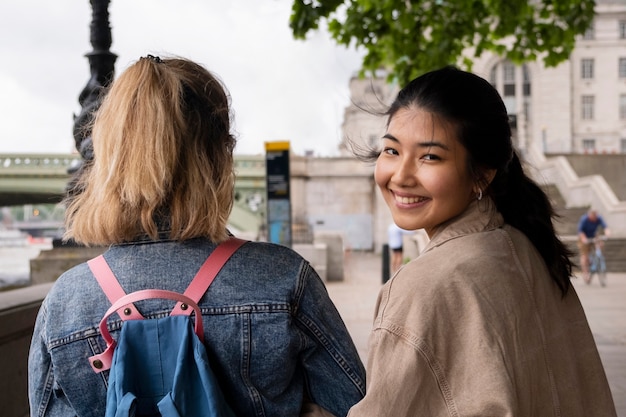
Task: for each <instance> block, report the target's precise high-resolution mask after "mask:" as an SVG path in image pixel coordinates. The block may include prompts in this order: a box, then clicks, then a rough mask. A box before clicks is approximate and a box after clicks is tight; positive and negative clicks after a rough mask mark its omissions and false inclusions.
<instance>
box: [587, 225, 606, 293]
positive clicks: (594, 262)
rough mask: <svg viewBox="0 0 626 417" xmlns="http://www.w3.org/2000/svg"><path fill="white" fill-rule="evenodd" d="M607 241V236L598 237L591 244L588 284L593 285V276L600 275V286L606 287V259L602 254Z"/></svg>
mask: <svg viewBox="0 0 626 417" xmlns="http://www.w3.org/2000/svg"><path fill="white" fill-rule="evenodd" d="M605 240H607V238H606V236H597V237H595V238H593V240H591V241H590V242H589V244H590V245H592V246H591V250H590V251H589V279H588V280H587V281H586V282H587V284H591V280H592V279H593V275H594V274H597V275H598V280H599V281H600V285H601V286H603V287H606V259H605V258H604V253H603V252H602V246H603V245H602V244H601V242H602V241H605Z"/></svg>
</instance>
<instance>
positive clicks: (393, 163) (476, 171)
mask: <svg viewBox="0 0 626 417" xmlns="http://www.w3.org/2000/svg"><path fill="white" fill-rule="evenodd" d="M387 115H388V118H387V129H386V132H385V134H384V135H383V137H382V141H381V146H380V147H379V148H377V149H372V150H371V152H370V153H365V154H364V155H357V156H360V158H361V159H363V160H367V161H375V163H376V166H375V171H374V178H375V182H376V184H377V185H378V188H379V190H380V192H381V194H382V196H383V198H384V200H385V202H386V203H387V205H388V207H389V209H390V211H391V215H392V217H393V221H394V222H395V223H396V224H397V225H398V226H399V227H401V228H403V229H406V230H418V229H424V230H425V231H426V233H427V234H428V237H429V238H430V241H429V242H428V244H427V245H426V247H425V248H424V249H423V250H422V251H421V253H420V255H419V256H417V257H416V258H415V259H413V260H412V261H411V262H409V263H408V264H406V265H404V266H403V267H402V268H400V270H399V271H398V272H397V273H396V275H395V276H394V277H393V279H391V280H389V281H387V283H386V284H385V285H384V286H383V288H382V289H381V290H380V293H379V296H378V300H377V305H376V309H375V319H374V325H373V329H372V333H371V336H370V339H369V348H368V359H367V392H366V394H365V398H364V399H363V400H361V401H360V402H359V403H357V404H356V405H355V406H354V407H352V408H351V409H350V413H349V414H348V415H349V416H350V417H380V416H393V417H413V416H516V417H531V416H557V415H558V416H568V417H588V416H603V417H615V416H616V411H615V406H614V403H613V398H612V396H611V390H610V388H609V384H608V381H607V378H606V375H605V372H604V368H603V366H602V362H601V360H600V355H599V354H598V349H597V347H596V344H595V341H594V337H593V334H592V333H591V330H590V328H589V325H588V322H587V319H586V317H585V312H584V311H583V308H582V305H581V303H580V301H579V299H578V297H577V294H576V291H575V289H574V287H573V285H572V283H571V281H570V279H571V277H572V262H571V260H570V256H571V255H572V254H571V252H570V251H569V250H568V249H567V247H566V245H565V244H564V243H563V242H561V240H560V239H559V237H558V235H557V234H556V232H555V230H554V224H553V216H554V209H553V207H552V205H551V203H550V200H549V198H548V196H547V195H546V194H545V193H544V191H543V190H542V189H541V187H539V186H538V185H537V184H536V183H535V182H534V181H533V180H532V179H531V178H530V177H529V176H528V175H527V174H526V173H525V172H524V169H523V165H522V162H521V160H520V158H519V155H518V153H517V151H516V150H515V148H514V145H513V140H512V137H511V127H510V125H509V118H508V114H507V110H506V107H505V105H504V103H503V100H502V98H501V97H500V95H499V94H498V92H497V90H496V89H495V88H494V87H493V86H492V85H491V84H490V83H489V82H488V81H487V80H485V79H483V78H481V77H479V76H477V75H475V74H472V73H469V72H465V71H461V70H459V69H457V68H455V67H445V68H441V69H438V70H435V71H431V72H428V73H426V74H424V75H422V76H420V77H418V78H416V79H414V80H413V81H411V82H409V83H408V84H407V85H406V86H405V87H404V88H402V90H400V92H399V93H398V95H397V97H396V99H395V100H394V102H393V103H392V104H391V106H390V108H389V110H388V111H387Z"/></svg>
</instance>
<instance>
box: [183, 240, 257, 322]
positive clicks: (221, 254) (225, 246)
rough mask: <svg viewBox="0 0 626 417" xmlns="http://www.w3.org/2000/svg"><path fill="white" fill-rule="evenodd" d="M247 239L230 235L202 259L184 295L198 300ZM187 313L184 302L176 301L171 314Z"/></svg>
mask: <svg viewBox="0 0 626 417" xmlns="http://www.w3.org/2000/svg"><path fill="white" fill-rule="evenodd" d="M246 242H247V240H243V239H238V238H236V237H231V238H230V239H228V240H227V241H225V242H222V243H221V244H219V245H218V246H217V247H216V248H215V250H214V251H213V252H212V253H211V255H209V257H208V258H207V259H206V261H204V263H203V264H202V266H201V267H200V269H199V270H198V273H197V274H196V276H195V277H194V278H193V280H192V281H191V284H189V286H188V287H187V289H186V290H185V293H184V294H185V296H187V297H189V298H191V299H192V300H193V301H194V302H196V303H197V302H198V301H200V299H201V298H202V296H203V295H204V293H205V292H206V291H207V290H208V289H209V286H210V285H211V284H212V283H213V280H214V279H215V277H216V276H217V274H218V273H219V272H220V271H221V270H222V267H223V266H224V264H225V263H226V262H227V261H228V259H230V257H231V255H232V254H233V253H235V251H236V250H237V249H239V247H240V246H241V245H243V244H244V243H246ZM180 314H189V313H186V312H185V306H184V303H180V302H178V303H176V306H175V307H174V309H173V310H172V313H171V315H173V316H174V315H180Z"/></svg>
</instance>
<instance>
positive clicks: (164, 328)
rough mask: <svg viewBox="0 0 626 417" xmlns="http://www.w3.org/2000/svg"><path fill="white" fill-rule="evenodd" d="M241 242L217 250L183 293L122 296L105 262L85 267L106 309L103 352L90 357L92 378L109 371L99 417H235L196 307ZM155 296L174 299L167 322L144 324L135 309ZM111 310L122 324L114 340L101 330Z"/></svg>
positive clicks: (232, 241) (230, 242)
mask: <svg viewBox="0 0 626 417" xmlns="http://www.w3.org/2000/svg"><path fill="white" fill-rule="evenodd" d="M243 243H245V241H243V240H240V239H236V238H231V239H230V240H228V241H226V242H224V243H222V244H220V245H219V246H218V247H217V248H216V249H215V250H214V251H213V253H212V254H211V255H210V256H209V257H208V258H207V260H206V261H205V262H204V264H203V265H202V267H201V268H200V270H199V271H198V273H197V274H196V276H195V277H194V279H193V281H192V282H191V284H190V285H189V287H188V288H187V290H185V293H184V294H179V293H176V292H172V291H166V290H158V289H148V290H141V291H136V292H133V293H131V294H128V295H127V294H126V293H125V292H124V290H123V289H122V287H121V286H120V284H119V282H118V281H117V279H116V278H115V276H114V275H113V272H112V271H111V269H110V268H109V266H108V264H107V263H106V260H105V259H104V257H103V256H98V257H96V258H94V259H92V260H90V261H89V262H88V265H89V268H90V269H91V271H92V272H93V274H94V276H95V277H96V279H97V280H98V283H99V284H100V286H101V287H102V290H103V291H104V293H105V294H106V295H107V297H108V298H109V300H110V301H111V303H112V306H111V307H110V308H109V310H108V311H107V312H106V314H105V315H104V317H103V318H102V320H101V321H100V332H101V334H102V337H103V338H104V340H105V341H106V344H107V348H106V350H105V351H104V352H103V353H101V354H99V355H95V356H92V357H90V358H89V363H90V364H91V367H92V369H93V370H94V371H95V372H102V371H104V370H106V369H110V373H109V384H108V389H107V401H106V414H105V417H122V416H123V417H126V416H162V417H191V416H194V417H196V416H207V417H208V416H220V417H221V416H224V417H234V413H233V412H232V410H231V409H230V407H229V406H228V404H227V403H226V400H225V398H224V395H223V393H222V391H221V389H220V387H219V383H218V381H217V378H216V376H215V375H214V373H213V371H212V370H211V367H210V365H209V360H208V357H207V353H206V349H205V347H204V343H203V339H204V330H203V327H202V315H201V313H200V308H199V307H198V304H197V303H198V301H199V300H200V298H202V296H203V295H204V293H205V292H206V290H207V289H208V287H209V286H210V285H211V283H212V282H213V279H214V278H215V276H216V275H217V273H218V272H219V271H220V269H221V268H222V266H223V265H224V263H225V262H226V261H227V260H228V259H229V258H230V256H231V255H232V253H234V252H235V251H236V250H237V248H239V246H241V245H242V244H243ZM153 298H163V299H170V300H174V301H176V305H175V307H174V309H173V310H172V312H171V313H170V315H169V316H168V317H165V318H158V319H148V320H144V319H143V316H142V315H141V313H139V311H138V310H137V308H136V307H135V306H134V304H133V303H135V302H137V301H140V300H146V299H153ZM115 312H117V313H118V314H119V316H120V317H121V318H122V320H124V323H123V325H122V330H121V332H120V335H119V337H118V340H117V341H115V340H114V339H113V338H112V337H111V334H110V332H109V330H108V328H107V319H108V317H109V316H111V315H112V314H114V313H115ZM191 312H195V323H194V322H193V321H192V320H191V317H190V315H191Z"/></svg>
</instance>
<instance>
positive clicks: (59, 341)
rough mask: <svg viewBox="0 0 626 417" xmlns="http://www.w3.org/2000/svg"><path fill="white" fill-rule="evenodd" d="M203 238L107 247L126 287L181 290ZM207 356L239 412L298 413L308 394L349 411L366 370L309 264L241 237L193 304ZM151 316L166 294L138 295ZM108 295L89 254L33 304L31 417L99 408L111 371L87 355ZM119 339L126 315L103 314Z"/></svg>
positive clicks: (94, 347)
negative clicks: (98, 367)
mask: <svg viewBox="0 0 626 417" xmlns="http://www.w3.org/2000/svg"><path fill="white" fill-rule="evenodd" d="M214 248H215V244H214V243H211V242H210V241H208V240H205V239H192V240H189V241H184V242H174V241H167V240H160V241H157V242H155V241H139V242H134V243H129V244H124V245H116V246H112V247H111V248H109V249H108V250H107V251H106V252H105V254H104V256H105V259H106V261H107V263H108V264H109V266H110V267H111V270H112V271H113V273H114V274H115V276H116V277H117V279H118V280H119V282H120V284H121V285H122V287H123V288H124V290H125V291H126V293H130V292H133V291H137V290H140V289H146V288H159V289H166V290H171V291H177V292H180V293H182V292H184V290H185V289H186V288H187V286H188V285H189V283H190V282H191V280H192V279H193V277H194V275H195V274H196V272H197V271H198V269H199V268H200V266H201V265H202V263H203V262H204V261H205V260H206V258H207V256H208V255H209V254H210V253H211V252H212V251H213V249H214ZM198 304H199V306H200V308H201V311H202V319H203V324H204V334H205V345H206V348H207V353H208V356H209V361H210V362H211V364H212V367H213V369H214V371H215V373H216V375H217V376H218V379H219V380H220V386H221V388H222V390H223V391H224V393H225V395H226V398H227V401H228V402H229V404H230V405H231V407H232V408H233V409H234V411H235V413H236V414H237V415H240V416H298V415H299V414H300V411H301V408H302V404H303V402H304V401H312V402H314V403H316V404H319V405H321V406H322V407H323V408H325V409H326V410H329V411H330V412H332V413H333V414H334V415H336V416H345V415H346V414H347V412H348V409H349V408H350V406H352V405H353V404H354V403H356V402H357V401H359V400H360V399H361V398H362V397H363V395H364V393H365V371H364V368H363V365H362V363H361V361H360V359H359V356H358V353H357V350H356V348H355V346H354V344H353V342H352V339H351V338H350V336H349V334H348V331H347V329H346V327H345V325H344V323H343V321H342V319H341V317H340V316H339V313H338V312H337V310H336V308H335V306H334V305H333V303H332V301H331V300H330V298H329V296H328V293H327V292H326V288H325V287H324V284H323V282H322V281H321V280H320V278H319V276H318V275H317V273H316V272H315V271H314V270H313V268H312V267H311V266H310V265H309V264H308V263H307V262H306V261H305V260H304V259H303V258H302V257H300V256H299V255H298V254H296V253H295V252H293V251H292V250H291V249H289V248H286V247H282V246H279V245H273V244H269V243H259V242H248V243H246V244H244V245H243V246H242V247H241V248H239V250H238V251H237V252H235V254H234V255H233V256H232V257H231V259H230V260H229V261H228V262H227V263H226V265H225V266H224V267H223V269H222V270H221V271H220V273H219V274H218V275H217V278H216V279H215V281H214V282H213V284H212V285H211V287H210V288H209V290H208V291H207V293H206V294H205V295H204V297H203V298H202V299H201V300H200V302H199V303H198ZM136 305H137V307H138V308H139V310H140V311H141V312H142V314H143V315H144V316H145V317H146V318H149V317H158V316H163V315H165V314H168V313H169V311H170V310H171V309H172V307H173V302H171V301H168V300H146V301H143V302H140V303H137V304H136ZM109 306H110V303H109V301H108V300H107V298H106V296H105V295H104V293H103V292H102V290H101V289H100V287H99V285H98V283H97V282H96V280H95V278H94V276H93V275H92V273H91V271H90V270H89V268H88V266H87V265H86V264H80V265H78V266H76V267H74V268H72V269H70V270H69V271H67V272H65V273H64V274H63V275H61V277H60V278H59V279H58V280H57V282H56V283H55V285H54V286H53V287H52V289H51V290H50V293H49V294H48V295H47V297H46V299H45V300H44V302H43V304H42V306H41V309H40V311H39V314H38V317H37V321H36V324H35V330H34V334H33V339H32V343H31V350H30V357H29V369H28V372H29V398H30V409H31V416H33V417H35V416H52V417H56V416H80V417H91V416H94V417H95V416H98V417H100V416H102V415H104V410H105V401H106V389H107V377H108V371H105V372H102V373H101V374H96V373H94V372H93V370H92V369H91V367H90V365H89V363H88V358H89V357H90V356H92V355H94V354H97V353H101V352H102V351H103V350H104V349H105V347H106V344H105V342H104V341H103V339H102V337H101V336H100V333H99V331H98V324H99V322H100V320H101V318H102V316H103V315H104V313H105V312H106V310H107V309H108V308H109ZM108 323H109V329H110V330H111V333H112V335H113V336H114V337H115V336H116V335H117V334H118V332H119V329H120V327H121V325H122V321H121V320H120V319H119V317H118V316H117V315H113V316H112V317H111V318H110V319H109V322H108Z"/></svg>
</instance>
